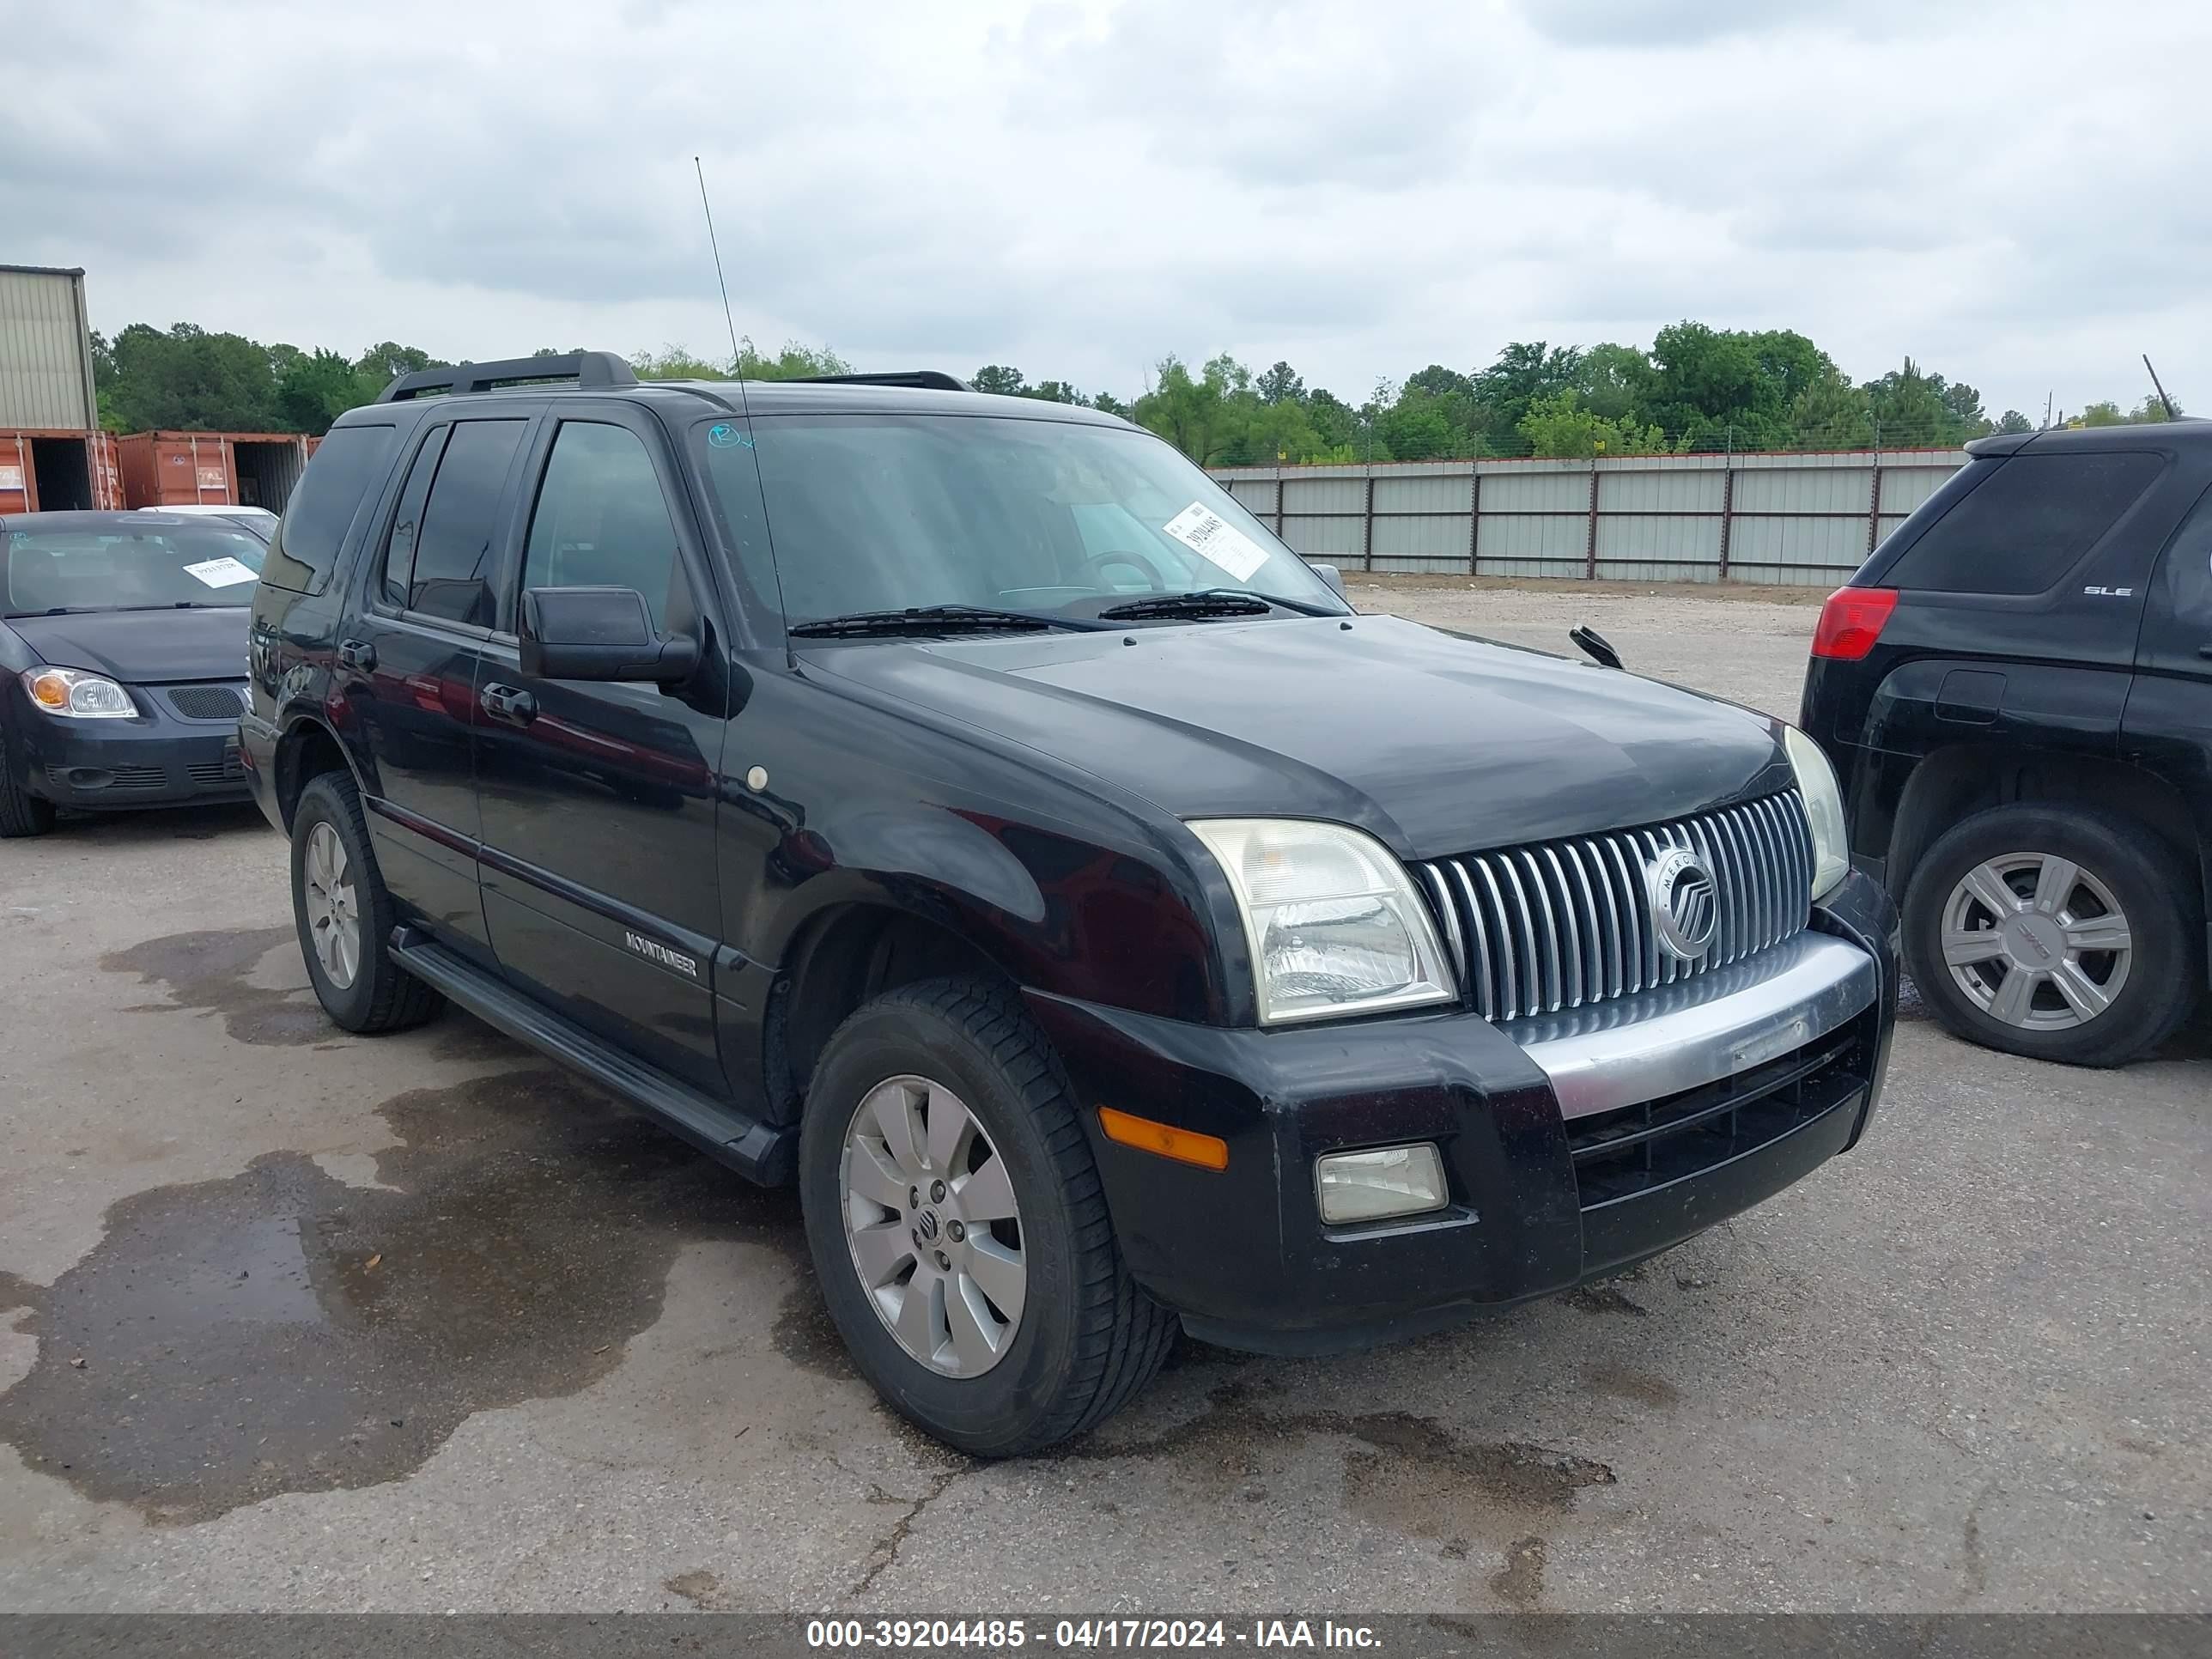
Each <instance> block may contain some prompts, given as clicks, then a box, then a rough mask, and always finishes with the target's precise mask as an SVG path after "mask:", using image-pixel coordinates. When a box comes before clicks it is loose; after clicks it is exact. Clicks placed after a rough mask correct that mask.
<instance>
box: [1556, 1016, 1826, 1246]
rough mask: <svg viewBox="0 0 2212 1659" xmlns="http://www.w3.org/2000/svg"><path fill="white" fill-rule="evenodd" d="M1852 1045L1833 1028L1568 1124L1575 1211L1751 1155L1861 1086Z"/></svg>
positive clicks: (1641, 1191) (1569, 1120) (1571, 1119)
mask: <svg viewBox="0 0 2212 1659" xmlns="http://www.w3.org/2000/svg"><path fill="white" fill-rule="evenodd" d="M1858 1044H1859V1039H1858V1037H1857V1036H1856V1035H1855V1034H1852V1033H1850V1032H1849V1031H1844V1032H1838V1033H1835V1034H1834V1035H1832V1036H1826V1037H1823V1038H1821V1039H1820V1041H1819V1042H1813V1043H1808V1045H1807V1046H1806V1047H1804V1048H1800V1049H1798V1050H1796V1052H1795V1053H1794V1054H1784V1055H1782V1056H1781V1057H1780V1058H1778V1059H1776V1060H1769V1061H1767V1062H1766V1063H1765V1065H1764V1066H1753V1068H1752V1069H1751V1070H1749V1071H1747V1072H1739V1073H1736V1074H1735V1075H1734V1076H1733V1077H1725V1078H1723V1079H1720V1080H1719V1081H1718V1082H1716V1083H1707V1084H1704V1085H1700V1086H1699V1087H1698V1088H1695V1089H1686V1090H1684V1091H1682V1092H1681V1093H1680V1094H1674V1095H1665V1096H1662V1097H1660V1098H1659V1099H1657V1100H1651V1101H1646V1102H1644V1103H1642V1104H1641V1105H1636V1106H1623V1107H1621V1108H1620V1109H1619V1110H1617V1111H1611V1112H1600V1113H1598V1114H1596V1115H1594V1116H1590V1117H1577V1118H1569V1119H1568V1120H1567V1126H1566V1127H1567V1145H1568V1146H1569V1148H1570V1149H1571V1151H1572V1152H1573V1153H1574V1160H1575V1180H1576V1182H1577V1185H1578V1186H1579V1187H1580V1188H1581V1189H1582V1207H1583V1209H1585V1210H1589V1209H1595V1208H1596V1207H1597V1206H1600V1205H1602V1204H1611V1203H1614V1202H1617V1201H1618V1200H1621V1199H1624V1198H1633V1197H1635V1196H1637V1195H1638V1194H1640V1193H1645V1192H1650V1190H1652V1189H1653V1188H1658V1187H1663V1186H1666V1185H1667V1184H1668V1182H1674V1181H1680V1180H1681V1179H1682V1178H1683V1177H1684V1176H1693V1175H1698V1174H1699V1173H1701V1172H1703V1171H1704V1170H1710V1169H1712V1168H1714V1167H1716V1166H1717V1165H1719V1164H1725V1163H1727V1162H1728V1161H1729V1159H1730V1158H1740V1157H1741V1156H1742V1155H1743V1154H1744V1153H1746V1152H1756V1151H1757V1150H1758V1149H1759V1147H1761V1146H1765V1145H1767V1144H1768V1143H1769V1142H1771V1141H1775V1140H1778V1139H1781V1138H1782V1137H1783V1136H1784V1135H1786V1134H1788V1133H1790V1131H1791V1130H1793V1129H1797V1128H1802V1127H1804V1126H1805V1125H1806V1124H1808V1123H1810V1122H1811V1121H1813V1120H1814V1118H1816V1117H1819V1116H1820V1115H1821V1114H1822V1113H1824V1112H1826V1111H1830V1110H1832V1109H1834V1108H1835V1107H1837V1106H1839V1105H1841V1104H1842V1103H1844V1101H1845V1100H1848V1099H1849V1098H1850V1097H1851V1096H1852V1095H1853V1094H1854V1093H1856V1092H1857V1091H1859V1090H1861V1089H1863V1088H1864V1087H1865V1086H1866V1079H1865V1078H1864V1077H1863V1076H1861V1075H1860V1074H1859V1072H1858V1069H1857V1063H1856V1056H1857V1048H1858Z"/></svg>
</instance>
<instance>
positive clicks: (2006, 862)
mask: <svg viewBox="0 0 2212 1659" xmlns="http://www.w3.org/2000/svg"><path fill="white" fill-rule="evenodd" d="M1942 927H1943V933H1942V951H1943V962H1944V965H1945V966H1946V967H1947V968H1948V969H1950V973H1951V977H1952V979H1953V980H1954V981H1955V982H1956V983H1957V985H1958V987H1959V988H1960V990H1961V991H1963V992H1964V993H1965V994H1966V996H1967V997H1968V998H1970V999H1971V1000H1972V1002H1973V1004H1974V1006H1976V1007H1978V1008H1979V1009H1980V1010H1981V1011H1982V1012H1984V1013H1985V1014H1987V1015H1989V1016H1990V1018H1992V1019H1996V1020H2001V1021H2002V1022H2003V1023H2004V1024H2007V1025H2011V1026H2016V1027H2018V1028H2019V1029H2021V1030H2030V1031H2057V1030H2070V1029H2072V1028H2074V1027H2075V1026H2079V1025H2083V1024H2087V1023H2088V1022H2089V1021H2090V1020H2093V1019H2094V1018H2097V1017H2098V1016H2099V1015H2100V1014H2101V1013H2103V1012H2105V1011H2106V1009H2107V1008H2109V1007H2111V1006H2112V1001H2113V999H2114V998H2116V997H2118V995H2119V994H2120V991H2121V988H2122V987H2124V986H2125V985H2126V983H2127V980H2128V969H2129V966H2130V963H2131V962H2132V960H2133V957H2134V955H2135V945H2134V939H2133V936H2132V934H2131V933H2130V929H2129V927H2128V919H2127V915H2126V914H2125V913H2124V911H2123V910H2122V909H2121V908H2120V903H2119V901H2118V899H2117V898H2115V897H2114V896H2113V895H2112V889H2111V888H2110V887H2108V886H2106V884H2105V883H2104V882H2103V881H2102V880H2100V878H2098V877H2097V876H2095V875H2093V874H2092V873H2091V872H2089V871H2087V870H2085V869H2083V868H2082V867H2081V866H2080V865H2078V864H2076V863H2075V862H2074V861H2073V860H2070V859H2065V858H2061V857H2060V856H2058V855H2057V854H2055V853H2008V854H2002V855H2001V856H1999V857H1996V858H1993V859H1988V860H1984V861H1983V862H1982V863H1980V864H1978V865H1976V866H1974V867H1973V868H1972V869H1971V870H1969V871H1968V872H1966V874H1965V875H1964V876H1963V877H1961V878H1960V880H1959V882H1958V884H1956V885H1955V886H1954V887H1953V888H1952V890H1951V894H1950V896H1949V897H1948V899H1946V900H1945V901H1944V904H1943V921H1942Z"/></svg>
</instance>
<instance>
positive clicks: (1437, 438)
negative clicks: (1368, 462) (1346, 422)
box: [1375, 370, 1465, 461]
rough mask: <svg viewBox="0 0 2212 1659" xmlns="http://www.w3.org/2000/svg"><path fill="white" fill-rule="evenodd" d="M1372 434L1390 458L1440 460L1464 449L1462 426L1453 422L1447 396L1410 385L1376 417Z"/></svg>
mask: <svg viewBox="0 0 2212 1659" xmlns="http://www.w3.org/2000/svg"><path fill="white" fill-rule="evenodd" d="M1446 372H1447V373H1449V370H1447V371H1446ZM1375 435H1376V437H1377V438H1379V439H1381V440H1382V442H1383V447H1384V448H1385V449H1387V450H1389V452H1390V457H1391V459H1393V460H1400V461H1433V460H1440V459H1443V458H1444V457H1446V456H1449V455H1450V454H1452V453H1455V451H1460V450H1463V449H1464V448H1465V445H1464V443H1463V442H1462V436H1463V428H1461V427H1459V426H1457V425H1455V423H1454V422H1453V420H1452V418H1451V415H1450V413H1449V404H1448V401H1447V399H1445V398H1439V397H1437V395H1436V394H1435V393H1433V392H1429V391H1427V390H1425V388H1423V387H1421V386H1412V385H1408V386H1406V387H1405V388H1404V389H1402V390H1401V392H1399V394H1398V397H1397V398H1396V400H1395V402H1394V403H1392V404H1391V405H1390V407H1389V408H1388V409H1387V410H1383V411H1382V412H1381V413H1380V414H1379V415H1378V416H1377V417H1376V422H1375Z"/></svg>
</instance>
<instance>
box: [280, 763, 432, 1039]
mask: <svg viewBox="0 0 2212 1659" xmlns="http://www.w3.org/2000/svg"><path fill="white" fill-rule="evenodd" d="M292 918H293V921H294V924H295V926H296V927H298V929H299V933H300V954H301V956H302V957H305V958H306V960H307V978H308V980H309V981H311V982H312V983H313V986H314V987H315V997H316V1000H318V1001H319V1002H320V1003H321V1004H322V1005H323V1012H325V1013H326V1014H328V1015H329V1016H330V1017H331V1018H332V1019H333V1020H335V1021H336V1022H337V1024H340V1025H342V1026H343V1027H344V1028H345V1029H346V1030H349V1031H358V1032H361V1033H362V1034H363V1035H364V1036H367V1035H372V1034H374V1033H376V1032H379V1031H398V1030H405V1029H406V1028H407V1027H408V1026H410V1025H420V1024H422V1023H423V1022H424V1021H425V1020H428V1019H430V1018H434V1017H435V1015H436V1014H437V1012H438V1011H439V1010H440V1009H441V1008H443V1007H444V1006H446V1000H445V998H443V997H442V996H441V995H440V994H438V993H437V992H435V991H434V990H432V989H431V988H430V987H428V985H425V984H424V983H423V982H422V981H421V980H419V979H416V977H415V976H414V975H411V974H410V973H408V972H407V971H406V970H405V969H403V968H401V967H400V965H399V964H398V962H396V961H395V960H393V958H392V943H391V941H392V928H393V927H394V926H395V925H397V922H398V913H397V911H396V910H395V908H394V907H393V905H392V895H391V893H390V892H389V891H387V890H386V888H385V885H384V877H383V874H382V872H380V871H379V870H378V869H377V866H376V854H375V852H374V849H373V848H371V847H370V846H369V843H368V821H367V820H366V819H365V818H363V817H362V811H361V796H360V794H359V793H358V792H357V791H356V789H355V788H354V786H353V780H352V779H351V778H349V777H348V776H346V775H345V774H343V772H325V773H324V774H323V775H321V776H320V777H318V778H316V779H314V780H313V781H311V782H310V783H309V784H308V785H307V787H306V788H305V789H304V790H302V791H301V793H300V804H299V805H298V806H297V807H295V809H294V810H293V813H292Z"/></svg>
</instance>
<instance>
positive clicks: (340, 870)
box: [301, 822, 361, 991]
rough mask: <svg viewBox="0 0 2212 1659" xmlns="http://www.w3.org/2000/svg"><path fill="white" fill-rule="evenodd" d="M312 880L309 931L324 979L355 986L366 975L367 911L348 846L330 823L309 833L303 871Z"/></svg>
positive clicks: (340, 985) (344, 986)
mask: <svg viewBox="0 0 2212 1659" xmlns="http://www.w3.org/2000/svg"><path fill="white" fill-rule="evenodd" d="M301 873H302V875H303V877H304V878H305V879H306V882H307V895H306V898H307V933H308V937H309V938H310V939H312V940H313V942H314V947H315V957H316V959H317V960H318V961H319V962H320V963H322V965H323V977H324V978H325V979H327V980H329V981H330V982H331V987H333V988H334V989H337V990H340V991H343V990H348V989H350V988H351V987H352V985H353V981H354V975H356V974H358V973H359V972H360V971H361V908H360V904H359V902H358V899H357V896H356V890H355V887H354V881H353V875H352V871H351V865H350V860H349V859H348V858H347V856H346V848H345V842H343V841H341V840H340V839H339V838H338V832H337V829H335V828H334V827H332V826H331V824H330V823H326V822H325V823H317V824H316V825H315V826H314V827H313V829H309V830H308V831H307V857H306V860H305V868H304V869H303V871H302V872H301Z"/></svg>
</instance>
